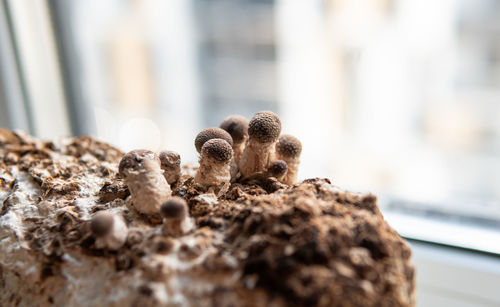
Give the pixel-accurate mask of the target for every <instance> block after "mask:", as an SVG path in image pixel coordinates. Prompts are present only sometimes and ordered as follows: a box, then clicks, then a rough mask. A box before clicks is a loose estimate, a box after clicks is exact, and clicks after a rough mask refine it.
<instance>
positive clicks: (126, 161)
mask: <svg viewBox="0 0 500 307" xmlns="http://www.w3.org/2000/svg"><path fill="white" fill-rule="evenodd" d="M146 159H150V160H156V161H157V162H158V163H160V158H159V157H158V156H157V155H156V154H155V153H154V152H152V151H150V150H144V149H138V150H132V151H130V152H128V153H127V154H125V155H124V156H123V158H122V160H121V161H120V165H119V166H118V170H119V172H120V175H122V176H123V177H125V176H126V174H125V171H126V170H127V169H131V168H136V167H137V166H140V165H141V164H142V162H143V161H144V160H146Z"/></svg>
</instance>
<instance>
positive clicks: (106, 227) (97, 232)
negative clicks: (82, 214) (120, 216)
mask: <svg viewBox="0 0 500 307" xmlns="http://www.w3.org/2000/svg"><path fill="white" fill-rule="evenodd" d="M113 223H114V218H113V214H111V213H109V212H100V213H98V214H96V215H95V216H94V217H93V218H92V220H91V221H90V231H91V232H92V234H93V235H94V236H95V237H102V236H104V235H106V234H108V233H109V232H110V231H111V228H112V227H113Z"/></svg>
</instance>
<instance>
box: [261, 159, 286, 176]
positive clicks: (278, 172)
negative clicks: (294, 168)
mask: <svg viewBox="0 0 500 307" xmlns="http://www.w3.org/2000/svg"><path fill="white" fill-rule="evenodd" d="M287 172H288V164H287V163H286V162H285V161H283V160H277V161H274V162H273V163H271V165H270V166H269V167H268V169H267V172H266V177H274V178H276V179H277V180H278V181H282V180H283V178H284V177H285V175H286V174H287Z"/></svg>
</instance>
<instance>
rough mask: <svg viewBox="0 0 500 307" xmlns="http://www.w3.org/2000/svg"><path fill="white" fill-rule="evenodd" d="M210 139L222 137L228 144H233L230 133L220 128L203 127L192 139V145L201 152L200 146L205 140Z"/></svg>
mask: <svg viewBox="0 0 500 307" xmlns="http://www.w3.org/2000/svg"><path fill="white" fill-rule="evenodd" d="M211 139H223V140H224V141H226V142H228V143H229V145H231V146H233V138H232V137H231V135H230V134H229V133H228V132H227V131H226V130H224V129H221V128H205V129H203V130H201V131H200V133H198V135H197V136H196V138H195V140H194V146H195V147H196V151H197V152H198V153H201V148H202V147H203V144H205V142H206V141H208V140H211Z"/></svg>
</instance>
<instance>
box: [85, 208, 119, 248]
mask: <svg viewBox="0 0 500 307" xmlns="http://www.w3.org/2000/svg"><path fill="white" fill-rule="evenodd" d="M90 231H91V233H92V235H93V236H94V238H95V239H96V241H95V246H96V247H97V248H100V249H101V248H105V249H109V250H117V249H119V248H120V247H122V246H123V244H125V241H126V240H127V234H128V228H127V225H125V221H124V220H123V217H121V216H118V215H116V214H113V213H110V212H106V211H101V212H98V213H97V214H96V215H94V217H93V218H92V220H91V221H90Z"/></svg>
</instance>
